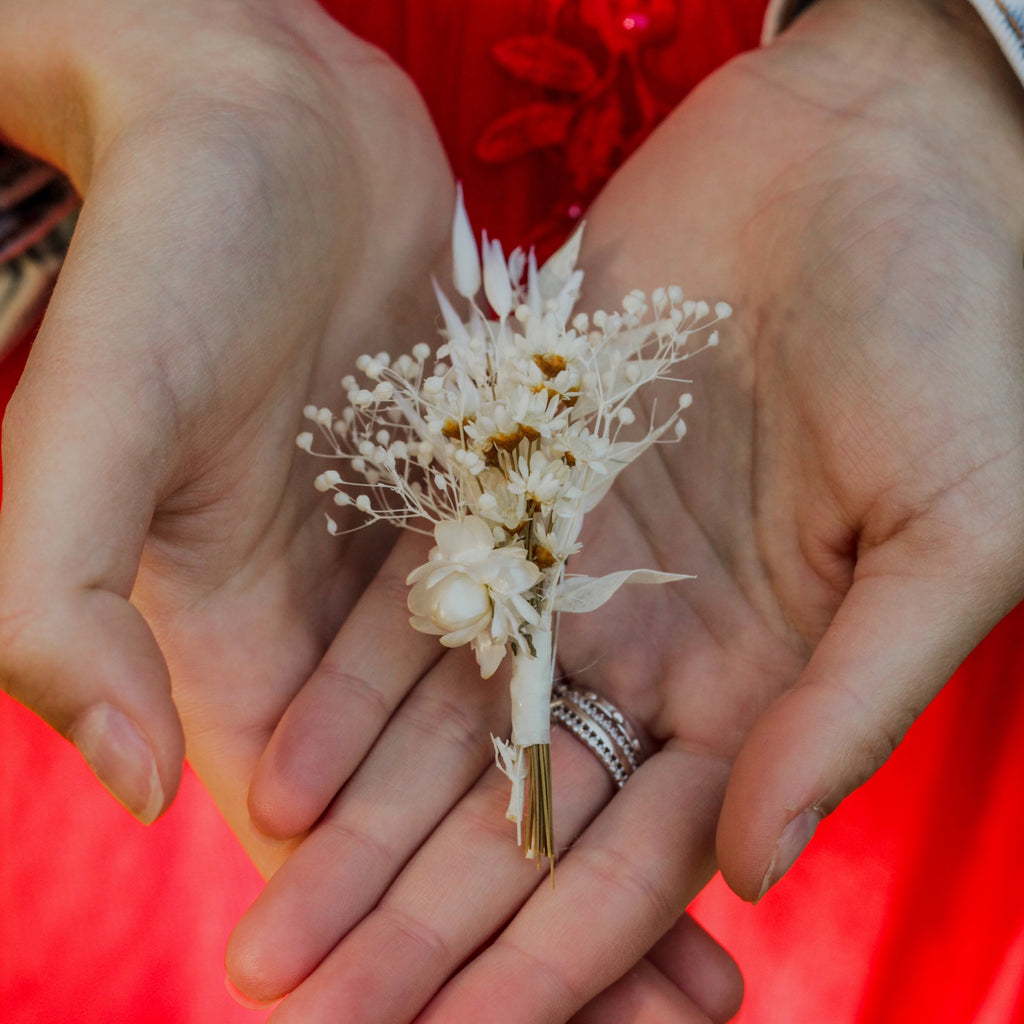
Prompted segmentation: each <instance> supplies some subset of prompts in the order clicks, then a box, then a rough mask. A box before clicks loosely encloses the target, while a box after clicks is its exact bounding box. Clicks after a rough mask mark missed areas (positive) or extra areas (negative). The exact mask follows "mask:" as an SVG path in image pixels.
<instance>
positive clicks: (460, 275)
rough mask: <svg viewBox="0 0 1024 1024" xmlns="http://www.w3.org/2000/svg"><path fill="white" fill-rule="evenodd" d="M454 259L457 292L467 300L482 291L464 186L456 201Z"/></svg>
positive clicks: (477, 255)
mask: <svg viewBox="0 0 1024 1024" xmlns="http://www.w3.org/2000/svg"><path fill="white" fill-rule="evenodd" d="M452 257H453V262H454V264H455V266H454V272H453V274H452V276H453V278H454V280H455V290H456V291H457V292H458V293H459V294H460V295H461V296H462V297H463V298H465V299H471V298H473V296H474V295H476V293H477V292H478V291H480V255H479V253H478V252H477V248H476V240H475V239H474V238H473V229H472V228H471V227H470V224H469V215H468V214H467V213H466V204H465V203H464V202H463V199H462V185H461V184H460V185H459V186H458V193H457V196H456V201H455V219H454V221H453V222H452Z"/></svg>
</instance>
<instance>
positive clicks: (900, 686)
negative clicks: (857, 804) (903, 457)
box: [717, 574, 1000, 900]
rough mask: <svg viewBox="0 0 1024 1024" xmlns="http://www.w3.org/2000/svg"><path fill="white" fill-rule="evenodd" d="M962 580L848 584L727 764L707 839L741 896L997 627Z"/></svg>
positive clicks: (752, 892) (795, 852) (772, 871)
mask: <svg viewBox="0 0 1024 1024" xmlns="http://www.w3.org/2000/svg"><path fill="white" fill-rule="evenodd" d="M965 581H966V574H964V575H963V576H961V577H960V579H959V580H958V585H957V587H956V588H955V592H954V591H951V590H950V588H949V586H948V584H946V583H945V582H944V581H941V580H931V579H922V578H920V577H917V576H911V575H899V576H896V575H885V576H862V577H861V578H860V579H859V580H858V581H857V582H855V584H854V586H853V587H852V588H851V590H850V591H849V593H848V595H847V597H846V599H845V600H844V602H843V604H842V606H841V607H840V609H839V611H838V613H837V614H836V616H835V619H834V620H833V623H832V625H831V626H830V627H829V629H828V631H827V632H826V633H825V635H824V637H823V639H822V640H821V642H820V644H819V645H818V647H817V649H816V651H815V652H814V655H813V656H812V658H811V660H810V662H809V663H808V665H807V667H806V669H805V671H804V672H803V674H802V675H801V678H800V679H799V681H798V683H797V685H796V687H795V688H794V689H792V690H790V691H788V692H787V693H785V694H784V695H783V696H782V697H780V698H779V699H778V700H777V701H776V702H775V703H774V704H773V705H772V706H771V707H770V708H769V709H768V711H767V712H766V713H765V714H764V715H763V717H762V718H761V719H760V720H759V721H758V723H757V725H756V726H755V727H754V729H753V730H752V732H751V734H750V736H749V737H748V739H747V741H746V742H745V744H744V746H743V748H742V750H741V751H740V754H739V756H738V758H737V761H736V765H735V769H734V771H733V775H732V778H731V780H730V782H729V787H728V791H727V795H726V798H725V802H724V807H723V811H722V818H721V822H720V824H719V829H718V840H717V843H718V854H719V862H720V866H721V869H722V874H723V876H724V877H725V879H726V881H727V882H728V883H729V885H730V886H731V887H732V888H733V889H734V890H735V891H736V892H737V893H738V894H739V895H740V896H741V897H743V898H744V899H748V900H757V899H759V898H760V897H761V896H762V895H764V893H765V892H766V891H767V890H768V889H769V888H770V887H771V886H772V885H774V884H775V882H777V881H778V880H779V878H781V877H782V875H783V874H784V873H785V872H786V871H787V870H788V869H789V868H790V867H791V866H792V864H793V863H794V862H795V861H796V859H797V857H798V856H799V854H800V852H801V851H802V850H803V849H804V847H805V846H806V844H807V842H808V841H809V840H810V838H811V836H812V835H813V833H814V831H815V828H816V827H817V824H818V822H819V821H820V820H821V819H822V817H824V816H825V815H826V814H828V813H829V812H830V811H832V810H833V809H834V808H835V807H836V806H837V805H838V804H839V803H840V802H841V801H842V800H843V799H844V798H845V797H846V796H847V795H848V794H849V793H850V792H852V791H853V790H854V789H855V788H857V787H858V786H859V785H861V784H862V783H863V782H864V781H866V780H867V779H868V778H869V777H870V776H871V775H872V774H873V773H874V772H875V771H876V770H877V769H878V768H879V767H880V766H881V765H882V764H883V763H884V761H885V760H886V759H887V758H888V757H889V755H890V754H891V753H892V751H893V750H894V749H895V747H896V745H897V744H898V743H899V742H900V740H901V739H902V737H903V735H904V733H905V732H906V730H907V729H908V728H909V726H910V725H911V723H912V722H913V721H914V719H916V718H917V716H918V715H919V714H920V713H921V711H922V710H923V709H924V708H925V706H926V705H927V704H928V702H929V701H930V700H931V699H932V698H933V697H934V696H935V694H936V693H938V691H939V689H940V688H941V687H942V686H943V684H944V683H945V682H946V681H947V680H948V679H949V677H950V676H951V675H952V673H953V671H954V670H955V668H956V666H957V665H958V664H959V663H960V661H961V660H962V659H963V658H964V657H965V656H966V655H967V654H968V652H969V651H970V650H971V649H972V647H973V646H974V645H975V644H976V643H977V642H978V641H979V640H980V639H981V637H982V636H983V635H984V634H985V632H986V631H987V629H988V628H989V627H990V626H991V624H993V623H994V622H995V621H997V620H998V618H999V614H1000V613H999V612H998V611H994V610H993V608H992V607H990V606H988V605H987V604H986V603H985V602H983V601H981V600H980V599H979V600H974V599H972V598H971V597H970V596H969V595H970V588H969V587H968V586H967V585H966V583H965Z"/></svg>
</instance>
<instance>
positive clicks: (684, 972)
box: [646, 914, 743, 1024]
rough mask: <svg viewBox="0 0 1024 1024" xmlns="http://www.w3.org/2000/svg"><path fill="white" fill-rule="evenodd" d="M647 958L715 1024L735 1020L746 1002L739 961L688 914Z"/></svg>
mask: <svg viewBox="0 0 1024 1024" xmlns="http://www.w3.org/2000/svg"><path fill="white" fill-rule="evenodd" d="M646 959H647V960H648V961H649V962H650V963H651V965H652V966H654V967H655V968H657V970H658V971H660V972H661V973H662V974H663V975H664V976H665V977H666V978H668V979H669V981H671V982H672V984H673V985H675V987H676V988H677V989H679V991H680V992H684V993H685V994H686V995H687V996H688V997H689V998H690V999H691V1000H692V1001H693V1002H694V1003H695V1004H696V1005H697V1006H698V1007H700V1009H701V1011H702V1012H703V1013H705V1014H706V1015H707V1016H708V1017H709V1018H710V1019H711V1020H713V1021H715V1022H716V1024H718V1022H721V1021H728V1020H732V1018H733V1017H734V1016H736V1014H737V1013H739V1009H740V1004H741V1003H742V1001H743V975H742V973H741V972H740V968H739V966H738V965H737V964H736V961H735V960H733V958H732V957H731V956H730V955H729V953H728V951H727V950H725V949H724V948H723V947H722V946H721V945H720V944H719V943H718V942H716V941H715V939H713V938H712V937H711V936H710V935H709V934H708V933H707V932H706V931H705V930H704V929H703V928H702V927H701V926H700V925H699V924H698V923H697V922H696V921H695V920H694V919H693V918H692V917H690V915H689V914H684V915H683V916H682V917H681V918H680V919H679V920H678V921H677V922H676V924H675V925H674V926H673V927H672V928H671V930H670V931H669V932H668V934H666V935H665V937H664V938H663V939H661V940H660V941H659V942H658V943H657V944H656V945H655V946H654V947H653V948H652V949H651V951H650V952H649V953H648V954H647V957H646Z"/></svg>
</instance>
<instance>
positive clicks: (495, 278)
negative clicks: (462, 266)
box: [483, 231, 512, 320]
mask: <svg viewBox="0 0 1024 1024" xmlns="http://www.w3.org/2000/svg"><path fill="white" fill-rule="evenodd" d="M483 249H484V294H485V295H486V296H487V301H488V302H489V303H490V304H491V309H493V310H494V312H495V313H497V314H498V316H499V317H501V319H502V320H504V319H505V317H507V316H508V315H509V313H510V312H511V311H512V282H511V281H510V280H509V277H508V267H507V266H506V264H505V254H504V253H503V252H502V249H501V242H499V241H498V240H497V239H496V238H495V239H494V240H493V241H490V242H489V241H488V240H487V232H486V231H485V232H484V233H483Z"/></svg>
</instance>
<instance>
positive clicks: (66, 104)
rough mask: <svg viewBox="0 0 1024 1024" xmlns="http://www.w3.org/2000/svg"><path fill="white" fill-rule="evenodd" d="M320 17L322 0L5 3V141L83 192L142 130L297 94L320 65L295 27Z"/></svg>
mask: <svg viewBox="0 0 1024 1024" xmlns="http://www.w3.org/2000/svg"><path fill="white" fill-rule="evenodd" d="M310 16H312V17H314V18H315V17H317V16H319V17H326V15H324V14H323V12H322V10H321V9H320V8H319V6H318V5H317V4H315V3H314V2H313V0H286V2H274V0H251V2H250V0H180V2H177V3H175V4H173V5H168V4H157V5H152V4H148V3H143V2H140V0H103V2H102V3H100V4H90V5H85V4H82V5H77V4H68V3H64V2H63V0H38V2H37V3H35V4H31V5H29V4H23V3H20V2H14V0H0V96H2V97H3V99H2V101H0V138H6V139H7V140H9V141H10V142H12V143H13V144H15V145H16V146H19V147H20V148H22V149H25V150H27V151H29V152H32V153H34V154H36V155H37V156H40V157H42V158H43V159H45V160H47V161H48V162H50V163H52V164H54V165H56V166H57V167H59V168H61V169H62V170H63V171H65V173H67V174H68V176H69V177H70V178H71V179H72V181H73V182H74V183H75V185H76V187H78V189H79V191H80V192H84V190H85V188H86V186H87V184H88V182H89V180H90V179H91V177H92V172H93V169H94V167H95V165H96V163H97V162H98V161H99V160H100V159H102V154H103V152H104V151H105V150H106V148H107V147H108V146H109V145H110V144H111V143H112V142H113V141H114V140H115V139H117V138H118V137H120V136H122V135H123V134H124V133H125V131H126V129H129V128H130V127H132V126H133V125H139V124H145V123H147V122H153V121H156V120H162V119H166V118H167V117H168V115H170V116H173V115H174V113H175V112H181V113H184V114H185V116H188V113H187V112H188V110H189V108H192V109H194V110H195V109H198V106H197V101H199V102H200V103H201V104H202V107H203V109H204V110H206V109H210V110H215V109H216V108H217V107H218V106H221V107H224V108H227V107H229V106H233V107H234V108H235V109H236V110H237V111H238V112H240V113H244V112H245V111H246V109H247V107H246V103H247V101H248V100H250V99H251V98H252V97H253V96H254V95H257V94H261V95H264V96H270V95H274V94H275V93H277V94H280V95H286V94H287V92H288V90H289V89H290V88H292V87H293V86H294V85H295V83H296V82H298V81H300V80H301V78H302V76H301V74H297V73H296V66H297V65H298V64H299V63H300V62H305V63H306V64H308V63H309V61H308V52H307V48H305V47H304V46H303V44H302V43H301V42H297V39H296V31H297V30H296V29H295V28H294V25H295V24H298V25H300V26H302V25H304V24H305V23H306V22H308V20H309V18H310ZM298 31H301V28H300V29H299V30H298ZM292 65H295V66H292Z"/></svg>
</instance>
